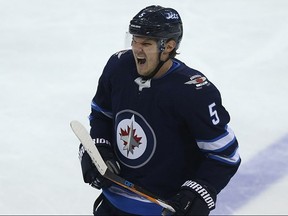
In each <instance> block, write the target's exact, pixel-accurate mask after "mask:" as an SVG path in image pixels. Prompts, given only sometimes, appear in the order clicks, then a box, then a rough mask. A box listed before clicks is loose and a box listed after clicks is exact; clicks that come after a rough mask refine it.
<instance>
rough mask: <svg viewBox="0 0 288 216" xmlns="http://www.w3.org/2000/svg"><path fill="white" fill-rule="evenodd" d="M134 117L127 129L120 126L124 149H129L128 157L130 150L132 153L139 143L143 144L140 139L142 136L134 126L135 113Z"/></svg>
mask: <svg viewBox="0 0 288 216" xmlns="http://www.w3.org/2000/svg"><path fill="white" fill-rule="evenodd" d="M132 118H133V119H132V120H131V123H130V126H127V130H126V129H122V128H120V130H121V132H120V139H121V140H122V141H123V142H124V143H123V144H124V147H123V150H125V151H127V157H128V156H129V153H130V152H131V154H133V153H134V148H135V147H138V148H139V145H140V144H141V142H140V140H141V139H142V137H138V136H137V134H136V129H134V127H133V123H134V122H135V120H134V115H133V116H132Z"/></svg>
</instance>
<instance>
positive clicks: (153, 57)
mask: <svg viewBox="0 0 288 216" xmlns="http://www.w3.org/2000/svg"><path fill="white" fill-rule="evenodd" d="M132 51H133V55H134V59H135V62H136V67H137V72H138V74H139V75H141V76H149V74H151V73H152V72H153V71H154V69H155V68H156V67H157V65H158V63H159V59H158V58H159V56H158V55H159V51H158V46H157V41H156V40H153V39H151V38H145V37H138V36H133V39H132Z"/></svg>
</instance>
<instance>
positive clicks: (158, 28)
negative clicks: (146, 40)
mask: <svg viewBox="0 0 288 216" xmlns="http://www.w3.org/2000/svg"><path fill="white" fill-rule="evenodd" d="M129 33H130V34H132V35H137V36H145V37H151V38H156V39H159V40H163V39H164V40H167V39H174V40H175V41H176V44H177V45H176V49H177V48H178V47H179V44H180V42H181V39H182V36H183V26H182V21H181V18H180V15H179V14H178V12H177V11H176V10H174V9H172V8H164V7H161V6H158V5H152V6H149V7H146V8H144V9H143V10H141V11H140V12H139V13H138V14H137V15H136V16H135V17H133V19H132V20H131V21H130V25H129Z"/></svg>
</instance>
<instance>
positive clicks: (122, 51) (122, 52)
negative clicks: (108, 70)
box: [114, 50, 128, 59]
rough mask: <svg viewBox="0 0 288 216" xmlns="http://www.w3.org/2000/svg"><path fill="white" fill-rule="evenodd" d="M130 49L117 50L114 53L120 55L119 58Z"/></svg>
mask: <svg viewBox="0 0 288 216" xmlns="http://www.w3.org/2000/svg"><path fill="white" fill-rule="evenodd" d="M127 51H128V50H121V51H119V52H116V53H115V54H114V55H115V56H117V57H118V59H120V57H121V55H123V54H124V53H126V52H127Z"/></svg>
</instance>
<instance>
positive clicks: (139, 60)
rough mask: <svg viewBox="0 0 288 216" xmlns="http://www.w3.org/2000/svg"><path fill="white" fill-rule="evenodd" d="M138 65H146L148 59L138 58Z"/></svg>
mask: <svg viewBox="0 0 288 216" xmlns="http://www.w3.org/2000/svg"><path fill="white" fill-rule="evenodd" d="M137 62H138V64H145V62H146V59H145V58H144V57H137Z"/></svg>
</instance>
